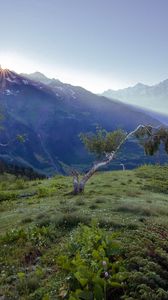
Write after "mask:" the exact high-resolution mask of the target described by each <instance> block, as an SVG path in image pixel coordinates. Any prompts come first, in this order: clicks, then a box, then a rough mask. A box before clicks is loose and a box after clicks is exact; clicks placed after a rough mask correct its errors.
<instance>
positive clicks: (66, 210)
mask: <svg viewBox="0 0 168 300" xmlns="http://www.w3.org/2000/svg"><path fill="white" fill-rule="evenodd" d="M71 190H72V178H71V177H63V176H55V177H53V178H50V179H44V180H34V181H28V180H26V179H24V178H16V177H15V176H13V175H9V174H3V175H1V178H0V204H1V205H0V214H1V216H0V233H1V238H0V247H1V253H0V260H1V261H0V264H1V284H0V286H1V290H0V299H1V300H12V299H21V300H23V299H24V300H29V299H32V300H40V299H41V300H50V299H51V300H55V299H70V300H75V299H84V300H85V299H86V300H92V299H93V300H94V299H95V300H99V299H100V300H101V299H102V300H110V299H112V300H113V299H114V300H118V299H126V300H136V299H145V300H148V299H151V300H152V299H153V300H162V299H168V167H167V166H164V167H161V166H142V167H140V168H139V169H136V170H132V171H113V172H99V173H96V174H95V175H94V176H93V177H92V179H91V180H90V181H89V182H88V184H87V185H86V189H85V193H84V194H82V195H78V196H73V195H71V194H70V193H69V192H70V191H71Z"/></svg>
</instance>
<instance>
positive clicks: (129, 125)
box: [0, 69, 164, 175]
mask: <svg viewBox="0 0 168 300" xmlns="http://www.w3.org/2000/svg"><path fill="white" fill-rule="evenodd" d="M0 107H1V110H2V112H3V116H4V120H3V122H2V126H3V130H1V134H0V142H1V143H8V144H9V145H8V146H7V147H1V152H0V157H1V159H3V160H6V161H8V162H12V163H17V164H21V165H24V166H28V167H33V168H34V169H35V170H37V171H40V172H42V173H45V174H49V175H50V174H53V173H67V172H68V170H69V166H71V167H75V168H78V169H80V168H84V169H87V168H88V165H89V164H90V163H91V161H92V156H91V155H89V154H88V153H87V152H86V151H85V149H84V147H83V145H82V143H81V141H80V139H79V133H80V132H88V131H95V129H96V125H100V126H102V127H103V128H105V129H107V130H114V129H116V128H122V129H124V130H126V131H130V130H132V129H134V128H135V127H136V126H137V125H139V124H149V123H150V124H152V125H159V124H160V122H159V121H158V119H157V118H155V117H152V116H150V115H149V114H148V113H146V112H144V111H140V110H139V109H138V108H136V107H133V106H130V105H127V104H124V103H122V102H120V101H117V100H109V99H107V98H106V97H104V96H98V95H95V94H93V93H91V92H89V91H87V90H85V89H83V88H81V87H76V86H72V85H69V84H65V83H62V82H60V81H59V80H56V79H50V78H47V77H46V76H44V75H43V74H41V73H39V72H36V73H33V74H29V75H27V74H17V73H15V72H13V71H10V70H2V69H0ZM18 134H24V135H25V136H26V139H25V142H24V143H19V142H18V141H17V140H16V139H15V137H16V136H17V135H18ZM125 149H126V150H125V151H124V152H123V153H121V154H120V156H119V158H118V160H116V161H115V163H114V167H115V168H120V162H121V159H122V162H124V163H125V164H126V165H127V167H128V168H132V167H135V166H137V165H138V164H141V163H142V162H145V161H149V159H148V158H146V157H145V156H144V154H143V150H142V149H141V148H139V146H137V144H136V143H135V142H129V143H127V144H126V145H125ZM163 160H164V158H163ZM151 161H154V158H152V159H151Z"/></svg>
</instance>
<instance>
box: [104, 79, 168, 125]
mask: <svg viewBox="0 0 168 300" xmlns="http://www.w3.org/2000/svg"><path fill="white" fill-rule="evenodd" d="M102 95H103V96H105V97H108V98H112V99H118V100H121V101H124V102H126V103H128V104H132V105H138V106H139V107H142V108H145V109H148V110H152V111H155V112H157V113H161V114H164V115H166V114H167V119H168V79H166V80H164V81H162V82H160V83H158V84H156V85H152V86H149V85H145V84H142V83H137V84H136V85H135V86H133V87H128V88H125V89H120V90H117V91H114V90H110V89H109V90H107V91H105V92H104V93H103V94H102Z"/></svg>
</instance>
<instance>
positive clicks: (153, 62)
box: [0, 0, 168, 93]
mask: <svg viewBox="0 0 168 300" xmlns="http://www.w3.org/2000/svg"><path fill="white" fill-rule="evenodd" d="M0 64H1V65H2V67H3V68H9V69H12V70H15V71H16V72H19V73H20V72H24V73H31V72H34V71H37V70H38V71H40V72H42V73H45V74H46V75H47V76H49V77H54V78H57V79H60V80H61V81H63V82H67V83H71V84H73V85H80V86H83V87H85V88H87V89H88V90H90V91H93V92H96V93H100V92H103V91H104V90H107V89H109V88H111V89H119V88H125V87H127V86H130V85H134V84H136V83H137V82H143V83H146V84H150V85H152V84H155V83H157V82H160V81H162V80H164V79H166V78H168V0H0Z"/></svg>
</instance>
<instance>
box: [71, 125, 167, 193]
mask: <svg viewBox="0 0 168 300" xmlns="http://www.w3.org/2000/svg"><path fill="white" fill-rule="evenodd" d="M130 138H134V139H137V140H138V142H139V144H140V145H142V146H143V148H144V150H145V153H146V154H147V155H154V154H155V153H156V152H157V151H158V149H159V147H160V145H161V144H163V145H164V147H165V150H166V152H167V153H168V129H167V128H164V127H159V128H154V127H152V126H150V125H147V126H145V125H139V126H138V127H137V128H136V129H135V130H133V131H131V132H130V133H126V132H125V131H123V130H121V129H118V130H115V131H112V132H107V131H106V130H105V129H101V128H99V127H98V128H97V129H96V133H81V134H80V139H81V141H82V142H83V144H84V146H85V147H86V149H87V150H88V151H89V152H90V153H92V154H94V155H95V156H96V157H98V158H99V161H96V162H95V163H94V164H93V166H92V167H91V169H90V170H89V171H88V172H87V173H86V174H84V176H83V177H82V178H81V179H80V178H79V173H78V172H77V171H76V170H73V171H72V175H73V194H74V195H77V194H80V193H82V192H83V191H84V188H85V185H86V183H87V181H88V180H89V179H90V178H91V177H92V176H93V175H94V173H95V172H96V171H97V170H98V169H99V168H101V167H104V166H106V165H108V164H110V162H111V161H112V160H113V159H114V158H115V156H116V154H117V152H118V151H119V150H120V148H121V146H122V145H123V144H124V143H125V142H126V141H127V140H128V139H130Z"/></svg>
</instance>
